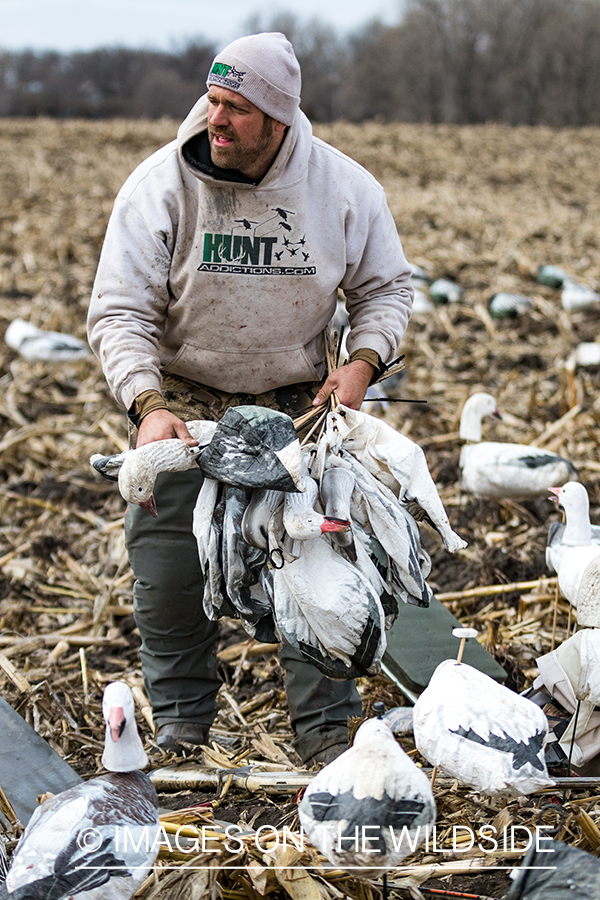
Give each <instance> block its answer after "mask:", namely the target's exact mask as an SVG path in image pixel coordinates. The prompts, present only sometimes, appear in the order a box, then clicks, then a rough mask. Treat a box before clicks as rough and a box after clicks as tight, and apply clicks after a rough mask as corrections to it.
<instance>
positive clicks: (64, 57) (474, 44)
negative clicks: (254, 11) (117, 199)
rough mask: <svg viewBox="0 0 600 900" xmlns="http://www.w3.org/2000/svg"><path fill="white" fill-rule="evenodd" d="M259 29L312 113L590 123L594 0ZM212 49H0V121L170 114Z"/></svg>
mask: <svg viewBox="0 0 600 900" xmlns="http://www.w3.org/2000/svg"><path fill="white" fill-rule="evenodd" d="M259 30H277V31H283V32H284V33H285V34H286V35H287V36H288V38H289V39H290V40H291V41H292V43H293V44H294V47H295V49H296V53H297V55H298V58H299V60H300V63H301V66H302V75H303V88H302V107H303V109H304V111H305V112H306V113H307V115H308V116H309V117H310V118H311V119H313V120H314V121H318V122H328V121H332V120H335V119H346V120H348V121H351V122H361V121H364V120H369V119H375V118H380V119H382V120H384V121H407V122H434V123H441V122H448V123H459V124H469V123H481V122H488V121H495V122H507V123H509V124H513V125H516V124H528V125H536V124H545V125H551V126H557V127H559V126H583V125H598V124H600V0H570V2H569V3H565V2H564V0H407V2H406V4H405V7H404V12H403V15H402V18H401V20H400V21H399V23H398V24H396V25H393V26H389V25H383V24H382V23H380V22H376V21H375V22H372V23H371V24H370V25H368V26H366V27H364V28H362V29H361V30H360V31H357V32H355V33H353V34H351V35H350V36H347V37H342V36H340V34H339V33H338V32H337V31H336V30H334V29H333V28H331V27H329V26H327V25H325V24H323V23H322V22H320V21H319V20H313V21H312V22H310V23H308V24H303V23H301V22H300V21H299V20H298V19H296V18H295V17H294V16H291V15H284V16H276V17H272V18H271V19H270V20H269V21H263V20H260V19H256V18H255V19H254V20H251V21H250V22H249V23H248V26H247V29H246V31H247V33H251V32H254V31H259ZM217 49H219V48H217V47H215V46H214V45H213V44H211V43H210V42H208V41H204V40H201V39H198V40H195V41H192V42H190V43H189V44H187V45H186V46H184V47H182V48H181V49H180V50H177V51H175V50H173V51H171V52H164V51H149V50H134V49H127V48H103V49H98V50H94V51H91V52H79V53H71V54H64V53H56V52H47V53H34V52H31V51H24V52H1V51H0V116H38V115H48V116H56V117H75V116H78V117H79V116H80V117H89V118H108V117H115V116H121V117H128V118H140V117H150V118H158V117H161V116H173V117H176V118H182V117H183V116H185V115H186V114H187V112H188V111H189V109H190V108H191V106H192V105H193V103H194V102H195V101H196V99H197V98H198V97H199V96H200V95H201V94H202V93H204V91H205V89H206V88H205V79H206V75H207V72H208V68H209V65H210V63H211V61H212V59H213V56H214V55H215V52H216V50H217Z"/></svg>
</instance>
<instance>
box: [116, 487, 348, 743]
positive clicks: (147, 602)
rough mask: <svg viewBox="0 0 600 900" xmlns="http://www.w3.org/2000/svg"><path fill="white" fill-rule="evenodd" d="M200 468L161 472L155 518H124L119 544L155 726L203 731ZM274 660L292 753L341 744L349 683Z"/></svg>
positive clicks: (296, 657)
mask: <svg viewBox="0 0 600 900" xmlns="http://www.w3.org/2000/svg"><path fill="white" fill-rule="evenodd" d="M201 484H202V474H201V472H200V470H199V469H197V470H192V471H189V472H178V473H173V474H167V473H164V474H162V475H159V477H158V478H157V480H156V485H155V490H154V496H155V498H156V504H157V508H158V517H157V518H153V517H152V516H150V515H149V514H148V513H147V512H146V511H145V510H143V509H141V508H140V507H139V506H133V505H132V506H130V507H129V509H128V510H127V514H126V516H125V538H126V544H127V551H128V553H129V559H130V562H131V566H132V568H133V571H134V574H135V578H136V580H135V584H134V589H133V599H134V615H135V621H136V624H137V626H138V628H139V632H140V635H141V638H142V646H141V650H140V654H141V660H142V671H143V673H144V683H145V686H146V691H147V693H148V697H149V699H150V702H151V704H152V709H153V711H154V718H155V720H156V722H157V723H158V724H159V725H162V724H165V723H166V722H174V721H180V720H182V721H186V722H199V723H201V724H204V725H210V724H211V723H212V721H213V719H214V717H215V715H216V711H217V708H218V707H217V701H216V697H217V691H218V689H219V686H220V683H221V682H220V679H219V676H218V673H217V659H216V656H215V642H216V639H217V631H218V624H217V622H212V621H210V620H209V619H207V617H206V615H205V614H204V609H203V606H202V595H203V583H202V576H201V573H200V563H199V560H198V549H197V545H196V539H195V537H194V535H193V534H192V513H193V509H194V505H195V502H196V498H197V496H198V492H199V490H200V486H201ZM281 661H282V663H283V665H284V667H285V670H286V680H285V689H286V695H287V701H288V708H289V712H290V719H291V724H292V727H293V729H294V731H295V733H296V738H295V740H294V747H295V749H296V750H297V752H298V754H299V755H300V757H301V758H302V759H308V758H309V757H310V756H311V755H312V754H313V753H314V752H317V750H319V749H322V748H323V747H326V746H330V745H331V744H335V743H340V742H343V741H345V740H346V739H347V725H346V723H347V719H348V716H360V715H361V714H362V705H361V701H360V697H359V694H358V691H357V690H356V686H355V684H354V682H353V681H341V682H340V681H331V680H330V679H329V678H326V677H325V676H324V675H322V674H321V673H320V672H319V671H318V670H317V669H315V667H314V666H312V665H311V664H310V663H308V662H306V661H305V660H304V659H303V658H302V657H301V656H300V654H299V653H297V652H296V650H294V649H293V648H292V647H289V646H286V645H284V646H283V647H282V649H281Z"/></svg>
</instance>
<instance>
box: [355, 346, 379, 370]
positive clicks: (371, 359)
mask: <svg viewBox="0 0 600 900" xmlns="http://www.w3.org/2000/svg"><path fill="white" fill-rule="evenodd" d="M356 359H362V360H363V361H364V362H368V363H369V364H370V365H372V366H373V367H374V368H375V369H380V368H381V357H380V356H379V353H377V351H376V350H369V348H368V347H360V348H359V349H358V350H355V351H354V353H351V354H350V359H349V360H348V362H354V360H356Z"/></svg>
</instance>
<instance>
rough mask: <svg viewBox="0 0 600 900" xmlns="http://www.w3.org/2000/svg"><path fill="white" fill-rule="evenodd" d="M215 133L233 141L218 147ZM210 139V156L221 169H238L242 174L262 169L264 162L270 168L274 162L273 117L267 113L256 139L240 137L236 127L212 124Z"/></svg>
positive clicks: (209, 131)
mask: <svg viewBox="0 0 600 900" xmlns="http://www.w3.org/2000/svg"><path fill="white" fill-rule="evenodd" d="M215 135H222V136H223V137H227V138H230V139H231V140H232V141H233V143H231V144H228V145H227V146H226V147H218V146H216V145H215V144H214V142H213V137H214V136H215ZM208 139H209V145H210V158H211V159H212V161H213V163H214V165H215V166H219V168H221V169H237V170H238V171H240V172H242V174H246V173H247V172H254V171H256V170H257V169H260V168H261V167H262V165H261V164H262V163H264V165H265V166H266V167H267V168H268V166H269V165H270V164H271V162H272V158H271V157H272V156H273V151H274V148H275V143H276V142H275V135H274V131H273V119H272V118H271V117H270V116H267V115H265V119H264V122H263V126H262V129H261V132H260V134H259V135H258V137H257V138H256V139H255V140H254V141H248V140H244V139H243V138H240V137H239V135H238V134H237V132H236V131H235V130H234V129H231V128H212V127H211V126H210V125H209V126H208Z"/></svg>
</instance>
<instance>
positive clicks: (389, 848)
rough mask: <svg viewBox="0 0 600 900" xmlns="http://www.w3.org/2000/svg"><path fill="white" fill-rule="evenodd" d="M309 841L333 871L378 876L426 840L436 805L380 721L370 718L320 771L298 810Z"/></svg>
mask: <svg viewBox="0 0 600 900" xmlns="http://www.w3.org/2000/svg"><path fill="white" fill-rule="evenodd" d="M298 814H299V818H300V823H301V825H302V827H303V829H304V831H305V832H306V833H307V835H308V836H309V838H310V840H311V841H312V843H313V844H314V845H315V847H317V848H318V849H319V850H320V851H321V852H322V853H323V854H324V856H326V857H327V859H328V860H329V862H330V863H331V864H332V865H333V866H339V867H340V868H342V869H346V870H348V871H350V872H352V874H353V875H357V876H359V877H361V878H367V879H369V878H377V877H378V876H380V875H383V874H385V872H387V871H388V870H389V869H391V868H393V867H395V866H398V865H400V863H401V862H402V860H403V859H404V858H405V857H406V856H408V855H409V854H410V853H413V852H414V851H415V850H416V848H417V847H418V846H419V845H420V844H421V843H422V842H423V841H424V840H425V838H426V837H427V832H428V829H429V828H430V827H431V826H432V825H433V823H434V822H435V816H436V808H435V800H434V798H433V793H432V790H431V784H430V781H429V779H428V778H427V776H426V775H425V774H424V772H422V771H421V770H420V769H418V768H417V766H416V765H415V764H414V763H413V762H412V760H411V759H410V758H409V757H408V756H407V755H406V753H405V752H404V750H402V748H401V747H400V745H399V744H398V743H397V741H396V739H395V738H394V736H393V734H392V732H391V730H390V728H389V725H388V724H387V722H386V721H385V720H384V719H368V720H367V721H366V722H363V724H362V725H361V726H360V728H359V729H358V731H357V732H356V736H355V738H354V744H353V745H352V747H350V749H348V750H346V751H345V752H344V753H342V754H341V756H338V758H337V759H335V760H334V761H333V762H331V763H329V765H327V766H325V768H323V769H321V771H320V772H319V773H318V774H317V775H316V776H315V778H314V779H313V780H312V781H311V783H310V784H309V786H308V787H307V789H306V791H305V793H304V796H303V798H302V801H301V803H300V806H299V808H298Z"/></svg>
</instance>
